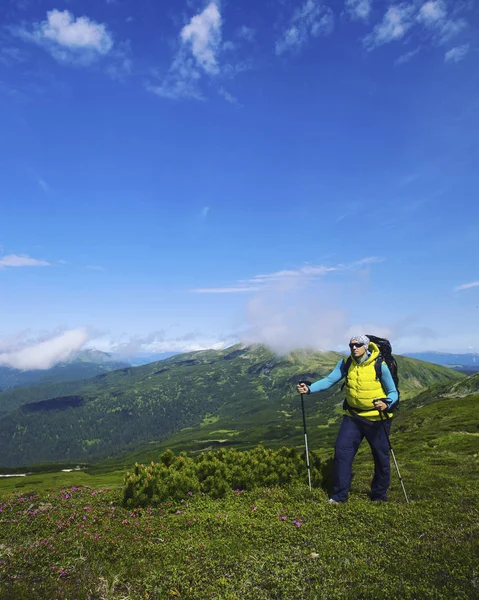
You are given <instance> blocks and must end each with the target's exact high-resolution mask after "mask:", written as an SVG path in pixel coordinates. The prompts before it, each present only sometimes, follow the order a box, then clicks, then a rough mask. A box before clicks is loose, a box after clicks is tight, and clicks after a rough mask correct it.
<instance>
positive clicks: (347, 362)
mask: <svg viewBox="0 0 479 600" xmlns="http://www.w3.org/2000/svg"><path fill="white" fill-rule="evenodd" d="M352 362H353V359H352V358H351V356H348V358H347V359H346V360H344V359H343V365H342V369H341V370H342V372H343V377H344V383H343V385H342V386H341V390H344V388H345V386H346V383H347V381H348V373H349V367H350V366H351V363H352Z"/></svg>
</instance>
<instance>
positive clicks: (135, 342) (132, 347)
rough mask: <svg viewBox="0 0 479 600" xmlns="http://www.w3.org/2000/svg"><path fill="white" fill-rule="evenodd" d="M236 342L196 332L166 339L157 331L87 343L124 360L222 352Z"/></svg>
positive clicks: (231, 338) (228, 338)
mask: <svg viewBox="0 0 479 600" xmlns="http://www.w3.org/2000/svg"><path fill="white" fill-rule="evenodd" d="M237 342H238V337H237V336H235V335H228V336H218V337H216V338H215V337H212V336H208V335H202V334H200V333H197V332H192V333H187V334H185V335H182V336H178V337H175V338H168V337H167V336H166V332H165V331H157V332H153V333H150V334H149V335H146V336H126V335H123V336H121V337H120V338H116V339H112V338H108V337H103V338H95V339H92V340H90V342H89V343H88V347H89V348H94V349H96V350H101V351H102V352H110V353H113V354H115V355H116V356H117V357H122V358H125V359H128V358H132V357H134V356H138V355H139V354H161V353H163V352H195V351H198V350H209V349H213V350H222V349H223V348H227V347H228V346H231V345H233V344H236V343H237Z"/></svg>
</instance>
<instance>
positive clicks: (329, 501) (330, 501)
mask: <svg viewBox="0 0 479 600" xmlns="http://www.w3.org/2000/svg"><path fill="white" fill-rule="evenodd" d="M328 504H341V502H338V501H337V500H334V499H333V498H330V499H329V500H328Z"/></svg>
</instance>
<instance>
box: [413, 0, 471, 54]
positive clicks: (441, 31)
mask: <svg viewBox="0 0 479 600" xmlns="http://www.w3.org/2000/svg"><path fill="white" fill-rule="evenodd" d="M417 21H418V23H420V24H422V25H424V26H425V27H426V28H427V29H429V30H430V31H432V33H433V36H434V38H435V41H437V42H438V43H440V44H444V43H446V42H448V41H449V40H450V39H452V38H453V37H455V36H456V35H457V34H458V33H459V32H460V31H462V30H463V29H464V28H465V27H466V26H467V22H466V21H465V19H462V18H458V19H454V18H451V17H449V15H448V8H447V5H446V2H445V1H444V0H428V2H425V3H424V4H423V5H422V6H421V8H420V9H419V12H418V15H417Z"/></svg>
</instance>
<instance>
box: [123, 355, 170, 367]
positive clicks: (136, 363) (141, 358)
mask: <svg viewBox="0 0 479 600" xmlns="http://www.w3.org/2000/svg"><path fill="white" fill-rule="evenodd" d="M176 354H179V352H159V353H156V354H153V353H150V354H137V355H135V356H132V357H128V362H129V363H130V364H131V365H132V366H133V367H141V366H143V365H148V364H150V363H153V362H158V361H159V360H165V358H171V357H172V356H175V355H176Z"/></svg>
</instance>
